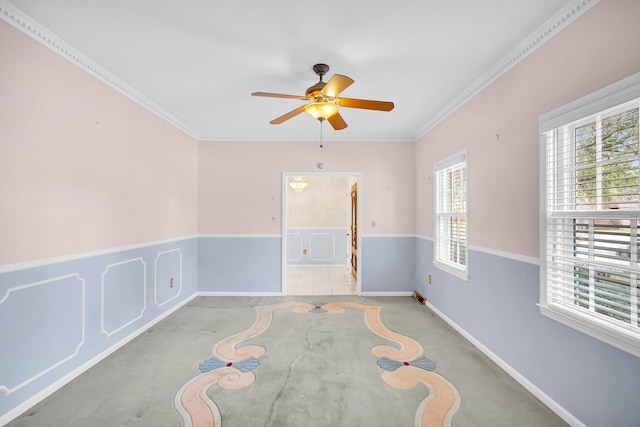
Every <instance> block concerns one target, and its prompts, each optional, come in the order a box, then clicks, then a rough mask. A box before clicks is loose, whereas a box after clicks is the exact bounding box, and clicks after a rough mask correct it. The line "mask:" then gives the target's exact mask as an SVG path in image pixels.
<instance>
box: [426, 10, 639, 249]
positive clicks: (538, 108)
mask: <svg viewBox="0 0 640 427" xmlns="http://www.w3.org/2000/svg"><path fill="white" fill-rule="evenodd" d="M638 16H640V2H639V1H637V0H602V1H600V3H599V4H597V5H595V6H594V7H593V8H592V9H591V10H589V11H587V12H586V13H585V14H584V15H583V16H582V17H580V18H578V19H577V20H576V21H575V22H573V23H572V24H570V25H569V26H568V27H567V28H566V29H564V30H563V31H562V32H560V33H559V34H557V35H556V36H554V37H553V38H551V39H550V40H549V41H547V42H546V43H545V44H543V45H542V46H540V47H539V48H538V49H536V50H535V51H534V52H532V53H531V54H530V55H529V56H527V57H526V58H525V59H524V60H522V61H521V62H520V63H518V64H517V65H516V66H514V67H513V68H512V69H511V70H509V71H508V72H506V73H505V74H504V75H503V76H502V77H500V78H499V79H498V80H496V81H495V82H493V83H492V84H490V85H489V86H488V87H486V88H485V89H484V90H482V91H481V92H480V93H479V94H477V95H476V96H475V97H473V98H472V99H471V100H469V101H468V102H467V103H465V104H464V105H463V106H462V107H460V108H459V109H458V110H456V111H455V112H454V113H453V114H451V115H450V116H449V117H447V118H446V119H445V120H443V121H442V122H441V123H439V124H438V125H437V126H435V127H434V128H433V129H431V130H430V131H429V132H427V134H426V135H424V136H423V137H422V138H421V139H420V140H419V141H418V143H417V144H416V171H417V180H418V182H419V183H418V184H417V199H418V201H417V206H416V229H417V234H418V235H422V236H428V237H433V185H432V183H431V175H432V170H433V164H434V163H435V162H437V161H438V160H441V159H443V158H446V157H448V156H449V155H451V154H454V153H456V152H458V151H460V150H462V149H467V150H468V168H469V170H468V172H469V243H470V245H472V246H476V247H483V248H488V249H494V250H499V251H504V252H509V253H513V254H519V255H525V256H530V257H538V228H539V227H538V197H539V196H538V179H539V170H538V165H539V162H538V144H539V136H538V134H539V131H538V118H539V116H540V115H541V114H543V113H545V112H547V111H550V110H553V109H555V108H557V107H559V106H561V105H563V104H565V103H568V102H570V101H572V100H574V99H577V98H580V97H582V96H584V95H586V94H588V93H590V92H592V91H594V90H597V89H599V88H601V87H603V86H606V85H608V84H610V83H613V82H615V81H618V80H620V79H622V78H624V77H627V76H629V75H631V74H634V73H636V72H638V71H640V49H639V48H638V47H639V45H638V42H639V41H640V25H638V22H637V17H638ZM496 135H499V139H498V137H497V136H496Z"/></svg>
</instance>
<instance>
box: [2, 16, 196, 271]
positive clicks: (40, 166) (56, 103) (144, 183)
mask: <svg viewBox="0 0 640 427" xmlns="http://www.w3.org/2000/svg"><path fill="white" fill-rule="evenodd" d="M0 57H2V58H4V59H3V61H2V65H1V66H0V99H1V101H0V242H1V243H0V265H1V264H10V263H16V262H22V261H29V260H36V259H42V258H50V257H57V256H63V255H68V254H73V253H79V252H86V251H94V250H100V249H106V248H112V247H117V246H123V245H130V244H139V243H144V242H150V241H156V240H161V239H166V238H172V237H180V236H185V235H193V234H196V233H197V154H198V153H197V150H198V147H197V143H196V142H195V141H194V140H193V139H192V138H191V137H189V136H188V135H185V134H184V133H182V132H181V131H179V130H177V129H176V128H175V127H173V126H172V125H170V124H168V123H167V122H165V121H164V120H162V119H160V118H158V117H157V116H156V115H154V114H153V113H151V112H149V111H147V110H146V109H144V108H142V107H140V106H139V105H137V104H135V103H134V102H132V101H130V100H129V99H128V98H126V97H124V96H123V95H121V94H119V93H117V92H116V91H115V90H113V89H111V88H109V87H108V86H106V85H104V84H103V83H101V82H99V81H98V80H96V79H95V78H93V77H92V76H91V75H89V74H88V73H86V72H85V71H83V70H81V69H79V68H78V67H76V66H74V65H73V64H71V63H70V62H68V61H67V60H65V59H64V58H62V57H61V56H59V55H57V54H56V53H54V52H52V51H51V50H49V49H48V48H46V47H44V46H43V45H41V44H40V43H38V42H36V41H34V40H32V39H31V38H29V37H28V36H26V35H24V34H23V33H21V32H19V31H18V30H16V29H14V28H13V27H11V26H10V25H8V24H6V23H4V22H2V21H0Z"/></svg>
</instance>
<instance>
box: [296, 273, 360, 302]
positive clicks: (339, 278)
mask: <svg viewBox="0 0 640 427" xmlns="http://www.w3.org/2000/svg"><path fill="white" fill-rule="evenodd" d="M357 286H358V285H357V283H356V281H355V280H354V278H353V276H352V275H351V268H349V267H312V266H309V267H307V266H305V267H294V266H288V267H287V283H286V294H287V295H355V294H356V290H357Z"/></svg>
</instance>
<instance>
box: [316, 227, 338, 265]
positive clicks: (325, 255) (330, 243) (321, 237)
mask: <svg viewBox="0 0 640 427" xmlns="http://www.w3.org/2000/svg"><path fill="white" fill-rule="evenodd" d="M309 259H311V261H333V260H335V259H336V238H335V236H334V235H333V234H331V233H311V234H310V235H309Z"/></svg>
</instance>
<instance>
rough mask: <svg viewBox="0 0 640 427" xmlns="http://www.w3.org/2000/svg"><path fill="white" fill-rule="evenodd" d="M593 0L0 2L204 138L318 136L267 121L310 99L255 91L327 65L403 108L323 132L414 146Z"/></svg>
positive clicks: (304, 119)
mask: <svg viewBox="0 0 640 427" xmlns="http://www.w3.org/2000/svg"><path fill="white" fill-rule="evenodd" d="M587 3H589V1H585V0H582V1H580V0H535V1H532V0H404V1H403V0H397V1H386V0H325V1H317V0H316V1H310V0H237V1H221V0H217V1H214V0H189V1H185V0H182V1H179V0H109V1H108V0H47V1H44V0H0V11H2V12H3V14H2V15H3V16H2V18H3V19H5V20H7V21H10V22H11V23H12V24H14V25H16V26H17V27H22V28H21V29H22V30H23V31H25V32H28V33H31V35H32V36H34V37H36V38H39V39H41V40H45V43H48V44H50V45H51V44H53V48H54V49H55V50H58V51H64V50H69V51H77V52H79V56H78V58H80V59H77V58H76V59H74V58H73V56H74V55H73V54H68V53H67V54H65V53H64V52H63V55H66V56H68V57H71V59H72V60H74V61H75V62H76V63H79V64H80V65H81V66H84V67H86V68H89V69H90V71H92V72H93V73H94V74H97V75H98V76H99V77H101V78H102V79H103V80H106V81H107V83H109V84H112V85H113V86H115V87H117V88H119V89H120V90H122V91H123V92H125V93H128V95H129V96H132V97H133V98H136V99H137V100H138V101H139V102H141V103H142V104H145V105H146V106H147V107H149V108H151V109H152V110H155V111H156V112H158V114H160V115H161V116H164V117H165V118H167V119H168V120H170V121H172V122H173V123H174V124H176V125H177V126H179V127H180V128H182V129H184V130H185V131H187V132H188V133H190V134H191V135H192V136H194V137H195V138H198V139H200V140H241V139H256V140H274V139H287V140H291V139H300V140H309V139H317V138H318V135H319V125H318V122H317V121H315V120H314V119H313V118H312V117H311V116H309V115H307V114H302V115H299V116H297V117H295V118H293V119H291V120H289V121H287V122H285V123H283V124H281V125H271V124H269V121H270V120H272V119H274V118H276V117H278V116H280V115H282V114H284V113H286V112H288V111H290V110H292V109H294V108H297V107H298V106H300V105H302V101H296V100H291V99H273V98H259V97H252V96H250V94H251V93H252V92H255V91H264V92H279V93H285V94H293V95H298V94H299V95H303V94H304V91H305V89H306V88H307V87H308V86H311V85H312V84H314V83H316V82H317V76H316V75H315V74H314V72H313V71H312V69H311V68H312V66H313V64H315V63H319V62H324V63H326V64H328V65H329V66H330V67H331V70H330V71H329V73H328V77H330V76H332V75H333V74H334V73H339V74H344V75H347V76H349V77H351V78H353V79H354V80H355V83H354V84H353V85H352V86H351V87H349V88H347V89H346V90H345V91H344V92H343V93H342V94H341V96H345V97H353V98H364V99H375V100H383V101H393V102H394V103H395V109H394V110H393V111H391V112H388V113H386V112H379V111H366V110H357V109H348V108H343V109H342V110H341V114H342V116H343V117H344V119H345V120H346V122H347V123H348V124H349V127H348V128H347V129H345V130H342V131H334V130H333V129H331V127H330V126H328V124H327V125H325V126H324V128H323V134H324V138H325V139H348V140H359V139H365V140H366V139H384V140H414V139H416V138H417V137H418V136H420V134H422V133H423V132H424V131H425V130H426V129H427V128H428V127H429V126H430V125H432V124H433V123H435V122H437V121H438V120H439V119H440V118H442V117H443V116H444V115H445V114H446V113H447V112H448V111H451V109H452V108H453V107H454V106H455V105H457V104H458V103H459V102H460V101H462V100H463V99H464V98H465V97H467V96H469V95H470V94H472V93H473V92H475V91H477V90H479V89H481V88H482V87H483V86H484V85H486V84H488V83H489V82H490V81H491V79H492V78H494V77H495V76H497V75H499V73H500V72H502V71H504V70H505V69H508V67H510V66H511V65H513V64H514V63H515V62H517V60H518V59H520V58H521V57H523V56H524V55H526V53H528V52H529V51H531V50H532V49H533V48H535V47H537V45H539V44H541V42H543V41H545V40H546V39H548V38H549V37H550V36H551V35H553V34H555V32H557V30H558V28H561V27H562V26H563V25H565V24H566V23H568V22H569V21H570V20H571V19H573V17H574V16H577V15H578V13H581V11H580V9H585V8H586V7H585V4H587ZM590 3H591V4H593V3H595V1H591V2H590ZM7 10H8V11H9V13H7ZM22 14H24V15H22ZM14 15H16V16H18V17H17V18H16V17H15V16H14ZM7 16H9V18H7ZM25 22H27V24H25ZM39 31H42V32H43V33H44V34H45V35H44V36H43V35H38V34H37V33H38V32H39ZM47 39H49V41H48V42H47ZM50 40H59V42H57V41H56V42H51V41H50ZM50 47H51V46H50ZM87 58H88V59H87ZM92 63H95V64H98V65H97V66H91V65H89V66H87V64H92ZM91 69H92V70H91ZM326 80H328V79H327V78H325V81H326Z"/></svg>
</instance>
